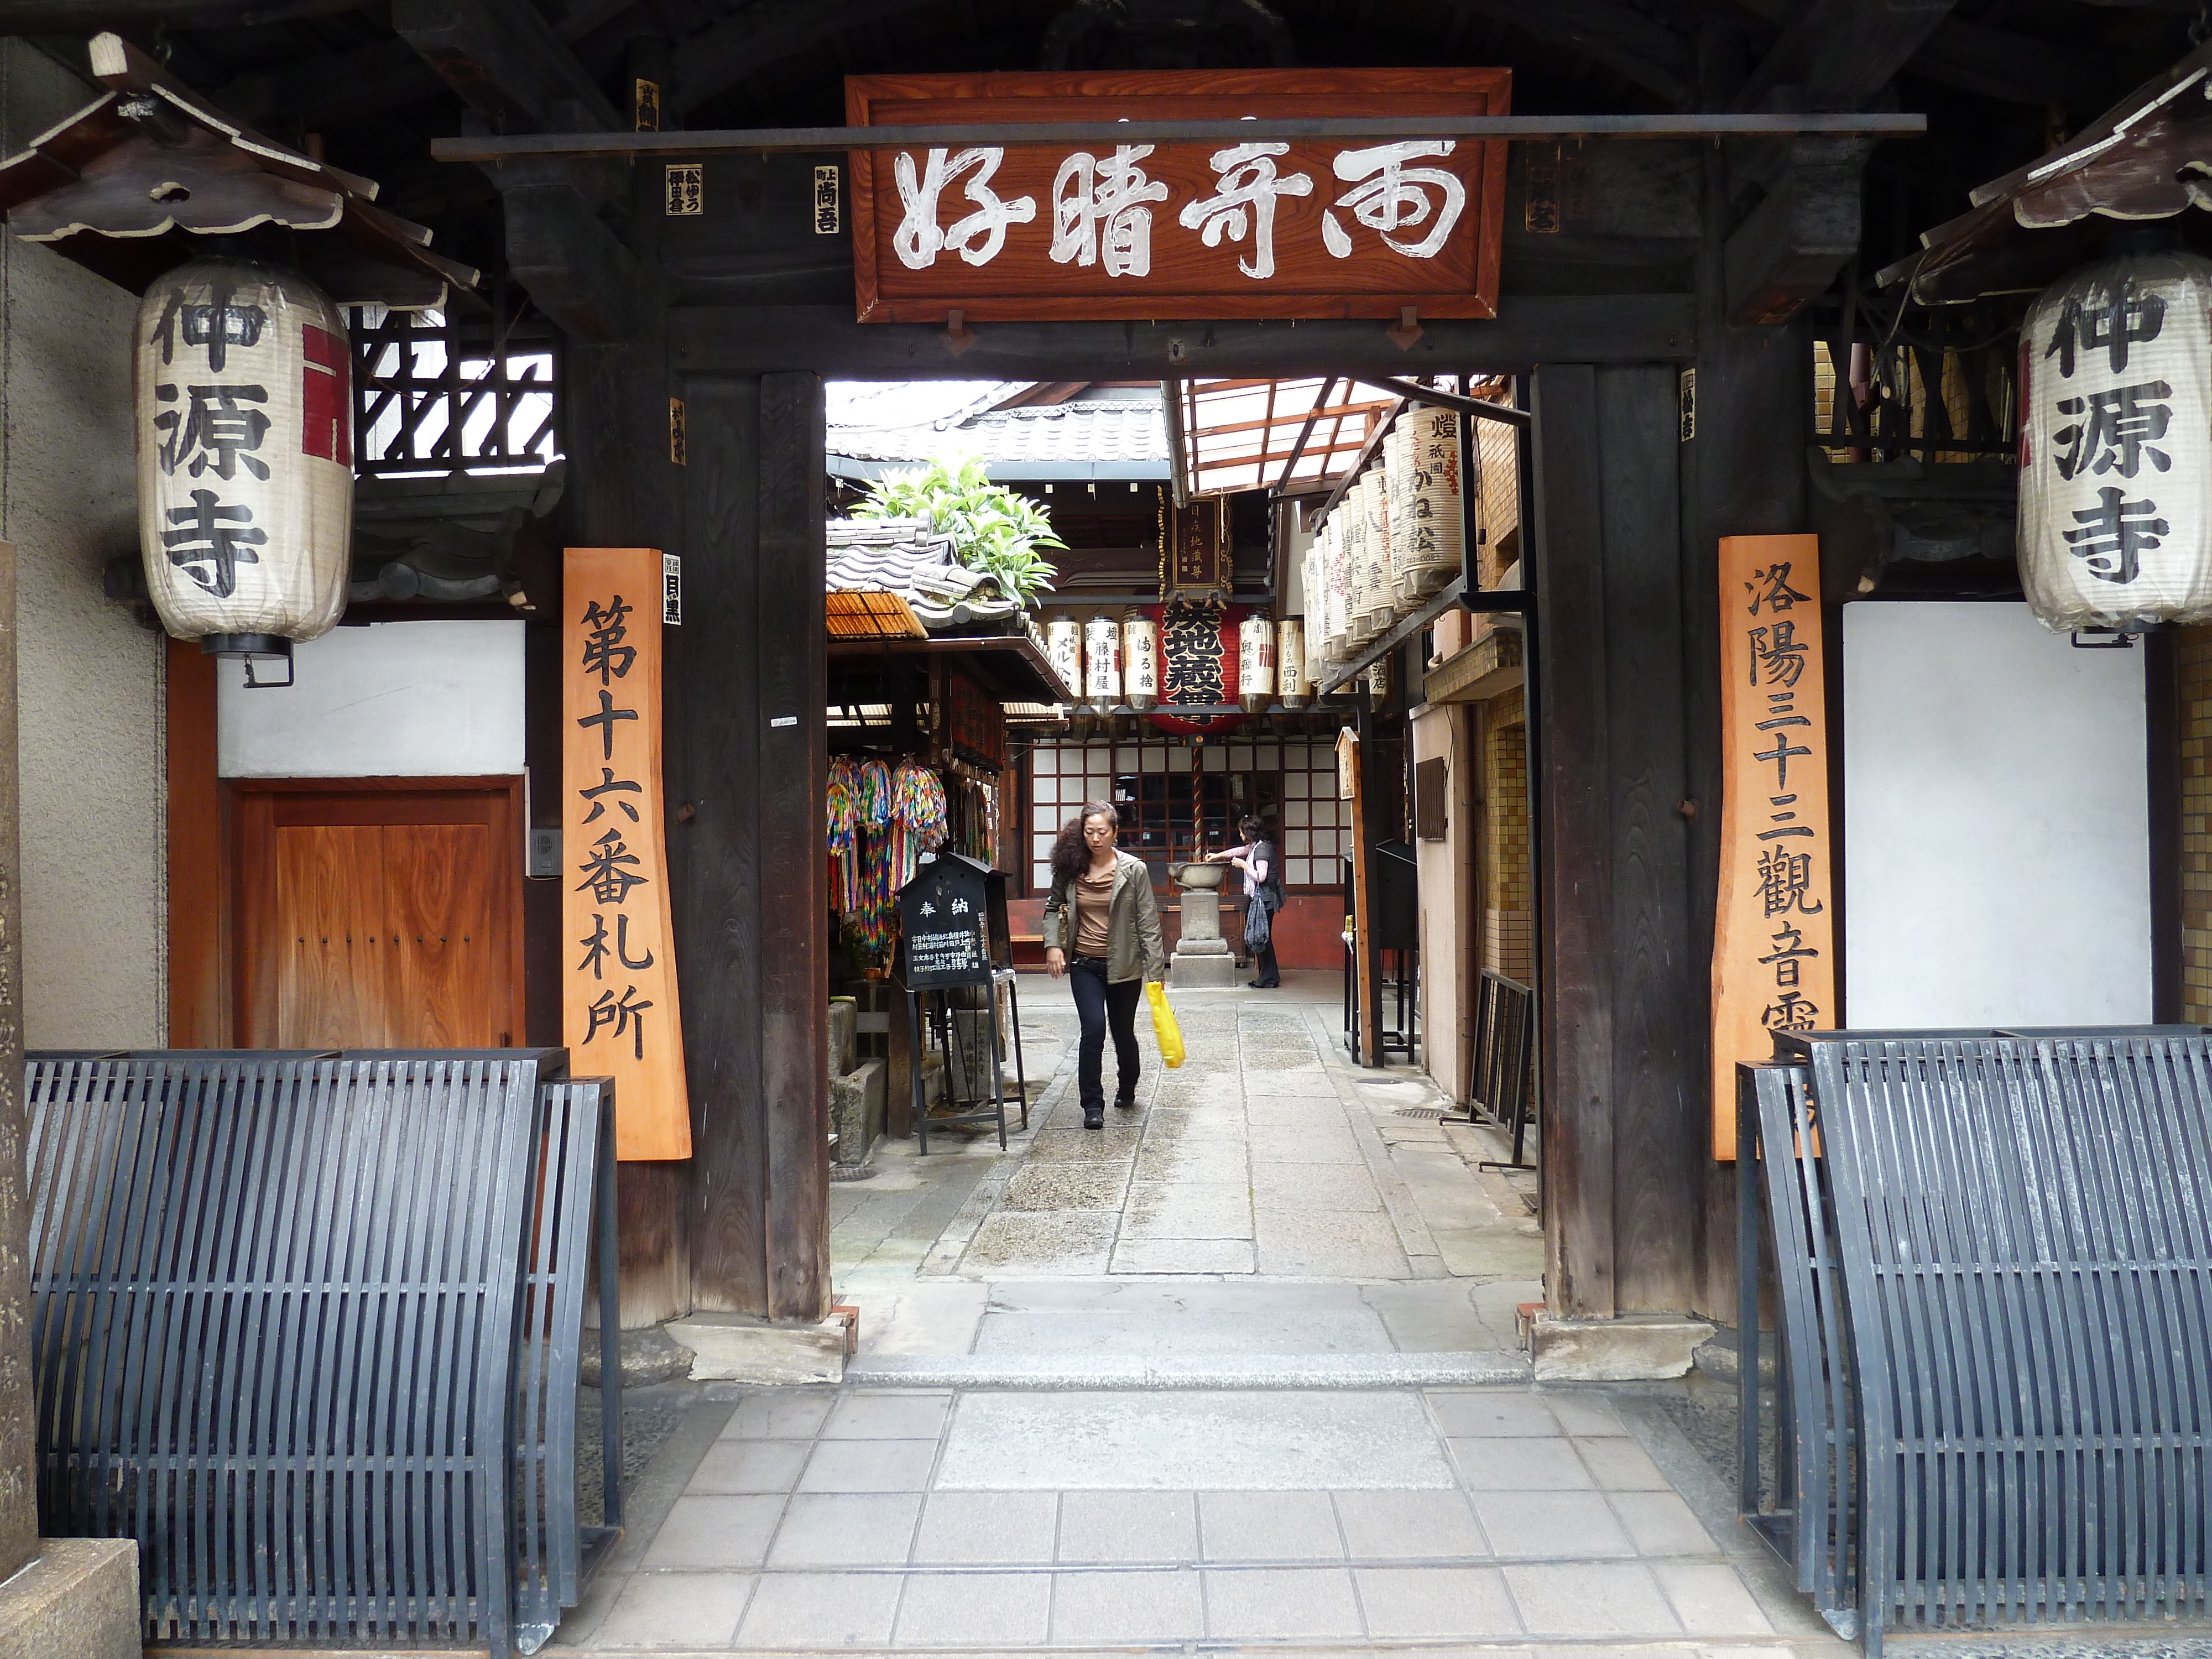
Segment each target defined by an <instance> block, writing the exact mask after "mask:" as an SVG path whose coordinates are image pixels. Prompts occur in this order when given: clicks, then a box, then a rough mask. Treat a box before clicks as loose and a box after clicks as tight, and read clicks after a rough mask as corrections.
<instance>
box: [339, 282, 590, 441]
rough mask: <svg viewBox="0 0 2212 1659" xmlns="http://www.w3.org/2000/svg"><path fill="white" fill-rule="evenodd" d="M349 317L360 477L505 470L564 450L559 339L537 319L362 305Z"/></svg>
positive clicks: (550, 327) (355, 430) (553, 330)
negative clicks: (459, 318)
mask: <svg viewBox="0 0 2212 1659" xmlns="http://www.w3.org/2000/svg"><path fill="white" fill-rule="evenodd" d="M351 321H352V333H353V352H354V377H353V380H354V384H353V395H354V471H356V473H357V474H359V475H360V476H362V477H377V476H384V477H390V476H394V475H398V476H402V477H426V476H431V477H435V476H437V475H440V474H447V475H451V474H454V473H487V472H512V471H524V470H535V469H538V468H543V467H544V466H545V465H549V464H550V462H552V461H553V460H555V459H557V458H558V457H559V456H560V454H561V453H562V449H561V428H560V404H561V392H560V373H559V370H560V356H559V349H560V342H559V335H558V333H557V331H556V330H555V329H554V328H553V327H552V326H551V325H550V324H548V323H546V322H545V321H544V319H542V318H538V317H534V316H528V315H525V316H520V317H507V318H505V319H499V318H497V317H496V316H495V317H493V318H481V319H471V320H465V321H463V322H459V323H453V322H449V321H447V320H446V319H444V318H443V317H442V316H441V314H440V313H436V312H430V313H423V314H422V315H419V316H418V315H416V313H411V312H404V311H394V312H386V313H380V312H378V311H377V310H376V309H375V308H374V307H360V308H357V309H356V311H355V312H354V313H353V314H352V319H351Z"/></svg>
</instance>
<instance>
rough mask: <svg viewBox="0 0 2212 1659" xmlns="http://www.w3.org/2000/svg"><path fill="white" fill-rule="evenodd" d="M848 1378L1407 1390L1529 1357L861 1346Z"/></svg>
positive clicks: (1005, 1384) (1520, 1379)
mask: <svg viewBox="0 0 2212 1659" xmlns="http://www.w3.org/2000/svg"><path fill="white" fill-rule="evenodd" d="M844 1380H845V1382H846V1383H848V1385H852V1386H859V1387H878V1388H905V1389H921V1388H932V1389H1397V1388H1447V1387H1465V1386H1468V1385H1474V1384H1480V1383H1527V1382H1528V1380H1529V1366H1528V1356H1527V1355H1525V1354H1522V1353H1516V1352H1510V1351H1508V1350H1504V1349H1496V1350H1477V1351H1469V1352H1458V1353H1164V1354H1118V1353H1103V1354H1102V1353H1042V1354H1000V1353H981V1354H861V1355H860V1356H859V1357H858V1358H854V1359H852V1360H850V1361H848V1363H847V1364H846V1367H845V1378H844Z"/></svg>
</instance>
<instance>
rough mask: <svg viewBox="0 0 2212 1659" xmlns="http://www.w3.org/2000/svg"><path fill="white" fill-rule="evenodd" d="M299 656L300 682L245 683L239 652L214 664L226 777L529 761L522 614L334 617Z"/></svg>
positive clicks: (429, 771)
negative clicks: (446, 618)
mask: <svg viewBox="0 0 2212 1659" xmlns="http://www.w3.org/2000/svg"><path fill="white" fill-rule="evenodd" d="M292 664H293V673H294V676H295V679H296V681H297V684H294V685H292V686H291V687H289V689H287V690H258V691H249V690H246V679H245V674H244V672H243V671H242V670H241V669H240V667H239V666H238V665H236V664H234V663H225V664H223V665H222V666H221V667H220V668H218V670H217V671H216V673H217V679H216V739H217V754H218V766H219V768H220V769H221V771H222V775H223V776H225V777H227V778H375V777H477V776H513V775H514V774H516V773H518V772H520V771H521V770H522V623H521V622H520V620H517V621H514V622H505V621H496V622H404V623H374V624H372V625H371V626H369V627H367V628H338V629H332V630H331V632H330V633H328V634H325V635H323V637H322V638H321V639H319V640H311V641H308V642H307V644H305V645H302V646H300V647H296V648H295V651H294V652H293V653H292ZM258 672H259V673H264V674H265V673H267V672H268V670H267V669H266V668H262V669H259V670H258ZM277 672H278V673H279V675H280V676H281V673H282V671H281V670H278V671H277Z"/></svg>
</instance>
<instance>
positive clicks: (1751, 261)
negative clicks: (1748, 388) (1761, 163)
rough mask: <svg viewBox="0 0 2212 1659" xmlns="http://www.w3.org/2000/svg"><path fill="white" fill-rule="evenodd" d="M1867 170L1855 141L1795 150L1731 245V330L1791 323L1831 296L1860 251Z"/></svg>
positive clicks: (1815, 141) (1807, 144) (1806, 144)
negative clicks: (1800, 310) (1804, 309)
mask: <svg viewBox="0 0 2212 1659" xmlns="http://www.w3.org/2000/svg"><path fill="white" fill-rule="evenodd" d="M1863 167H1864V150H1863V147H1862V146H1860V145H1859V144H1857V143H1854V142H1853V141H1851V140H1849V139H1842V140H1838V139H1822V138H1801V139H1796V140H1795V141H1793V142H1792V143H1791V144H1790V156H1789V161H1788V164H1787V165H1786V166H1785V167H1784V169H1783V173H1782V176H1781V177H1780V178H1779V179H1777V180H1776V181H1775V184H1774V187H1773V188H1772V189H1771V190H1770V191H1767V193H1766V197H1765V200H1764V201H1762V202H1760V203H1759V205H1758V206H1757V207H1756V208H1754V209H1753V210H1752V212H1751V216H1749V217H1748V218H1747V219H1746V220H1745V221H1744V222H1743V223H1742V224H1741V225H1740V226H1739V227H1737V228H1736V230H1735V234H1733V235H1731V236H1730V237H1729V240H1728V264H1727V282H1728V314H1729V321H1730V322H1732V323H1735V324H1737V325H1743V326H1753V325H1766V324H1772V323H1779V322H1784V321H1786V320H1787V319H1789V318H1790V317H1791V316H1792V315H1794V314H1795V313H1796V311H1797V310H1798V308H1799V307H1802V305H1804V304H1805V302H1806V301H1808V300H1811V299H1813V298H1814V297H1816V296H1817V295H1821V294H1825V293H1826V292H1827V289H1828V285H1829V284H1830V283H1832V282H1833V281H1834V280H1835V276H1836V273H1837V272H1838V271H1839V270H1842V269H1843V268H1844V264H1845V263H1846V262H1847V261H1848V260H1849V259H1850V257H1851V255H1852V254H1853V253H1855V252H1857V250H1858V245H1859V225H1860V213H1859V195H1860V177H1861V173H1862V172H1863Z"/></svg>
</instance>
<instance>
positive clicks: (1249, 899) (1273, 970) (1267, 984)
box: [1206, 817, 1283, 991]
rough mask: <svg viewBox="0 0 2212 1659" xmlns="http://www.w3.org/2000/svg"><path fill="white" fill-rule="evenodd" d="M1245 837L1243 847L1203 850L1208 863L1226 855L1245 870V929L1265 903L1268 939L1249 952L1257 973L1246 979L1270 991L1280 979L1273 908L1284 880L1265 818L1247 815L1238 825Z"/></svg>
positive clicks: (1279, 904)
mask: <svg viewBox="0 0 2212 1659" xmlns="http://www.w3.org/2000/svg"><path fill="white" fill-rule="evenodd" d="M1237 830H1238V832H1239V833H1240V834H1241V835H1243V837H1244V844H1243V846H1242V847H1229V848H1223V849H1222V850H1221V851H1220V852H1218V853H1209V854H1206V862H1207V863H1208V864H1218V863H1220V862H1221V861H1222V860H1225V859H1226V860H1228V861H1229V862H1230V863H1231V864H1233V865H1235V866H1237V868H1238V869H1239V870H1242V871H1243V872H1244V894H1245V904H1246V906H1247V910H1248V915H1247V919H1246V921H1245V928H1244V931H1245V932H1246V933H1248V934H1249V933H1253V932H1254V931H1255V927H1254V925H1253V923H1252V921H1251V920H1250V917H1249V907H1250V906H1252V905H1255V904H1257V905H1261V906H1263V907H1264V914H1265V915H1266V917H1267V943H1266V944H1265V945H1261V946H1260V947H1259V948H1258V949H1256V950H1255V951H1253V952H1252V965H1253V967H1255V969H1258V970H1259V973H1260V977H1259V978H1257V979H1255V980H1251V981H1247V982H1248V983H1249V985H1250V986H1251V987H1252V988H1253V989H1254V990H1255V991H1273V990H1277V989H1279V988H1280V987H1281V985H1282V983H1283V970H1282V969H1280V968H1279V967H1277V966H1276V965H1275V935H1274V927H1273V922H1274V919H1275V912H1276V911H1278V910H1279V909H1281V908H1283V884H1282V881H1281V879H1280V878H1279V877H1278V876H1277V874H1276V869H1277V865H1276V861H1275V843H1274V842H1273V839H1272V838H1270V836H1268V834H1267V820H1266V819H1265V818H1256V817H1252V818H1246V819H1245V820H1244V821H1243V823H1240V824H1238V825H1237Z"/></svg>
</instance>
